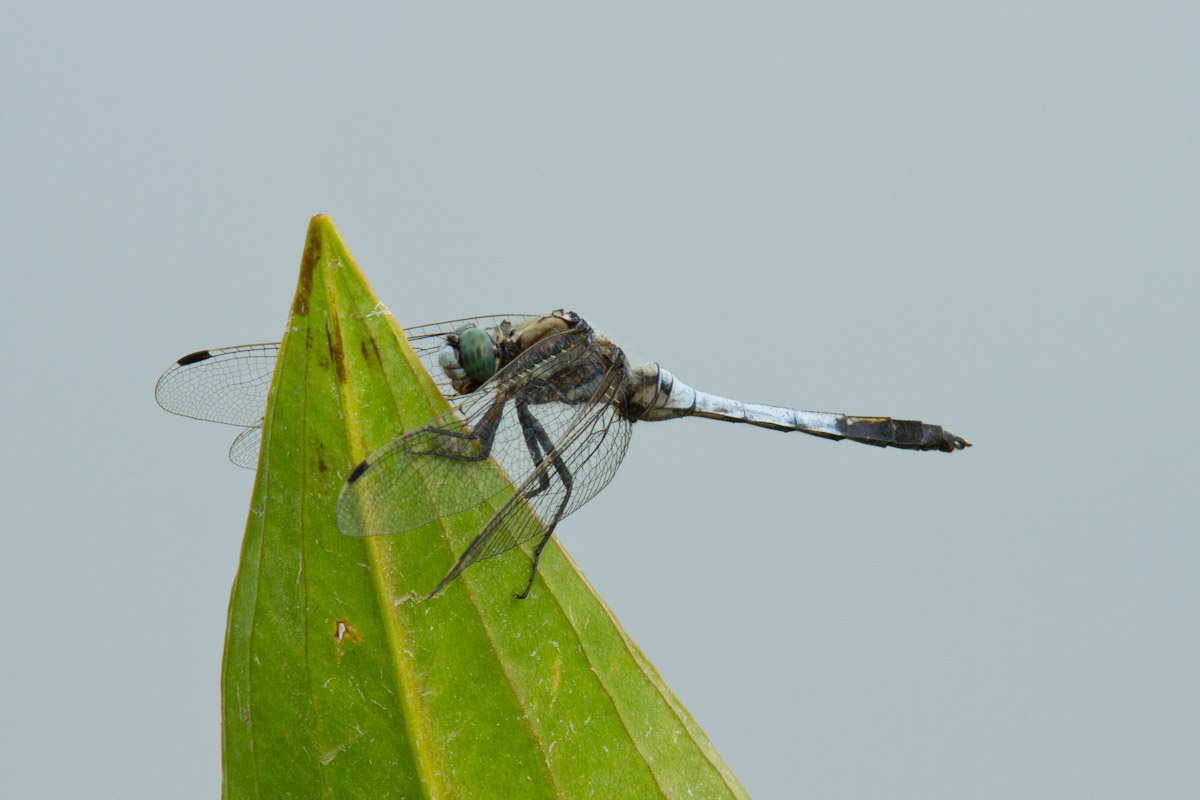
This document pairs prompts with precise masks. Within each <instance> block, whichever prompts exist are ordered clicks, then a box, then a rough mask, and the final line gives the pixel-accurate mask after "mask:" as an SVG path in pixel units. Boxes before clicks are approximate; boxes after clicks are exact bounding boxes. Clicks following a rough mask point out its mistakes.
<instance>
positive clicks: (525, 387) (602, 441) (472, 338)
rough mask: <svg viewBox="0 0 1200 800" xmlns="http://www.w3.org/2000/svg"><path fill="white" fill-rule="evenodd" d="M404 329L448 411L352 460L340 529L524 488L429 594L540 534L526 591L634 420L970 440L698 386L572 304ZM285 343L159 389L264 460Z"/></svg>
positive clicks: (244, 461) (170, 380)
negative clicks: (274, 380)
mask: <svg viewBox="0 0 1200 800" xmlns="http://www.w3.org/2000/svg"><path fill="white" fill-rule="evenodd" d="M405 335H406V336H407V338H408V341H409V344H410V345H411V346H412V348H413V350H414V352H415V353H416V354H417V356H418V358H420V360H421V362H422V364H423V365H424V366H425V368H426V370H427V371H428V372H429V374H430V376H431V377H432V378H433V380H434V383H435V384H436V385H437V387H438V390H439V391H440V392H441V393H442V395H443V397H445V398H446V400H447V401H448V402H449V403H450V405H451V409H450V410H449V411H447V412H445V413H443V414H441V415H439V416H437V417H435V418H434V419H433V420H431V421H429V422H428V423H426V424H424V425H421V426H419V427H417V428H415V429H414V430H411V431H408V432H406V433H402V434H401V435H399V436H397V437H396V438H394V439H392V440H391V441H390V442H388V443H387V444H385V445H383V446H382V447H380V448H379V449H377V450H375V451H374V452H372V453H371V454H370V455H368V456H367V457H366V458H365V459H364V460H363V461H361V462H360V463H359V464H357V465H356V466H354V467H353V468H352V469H351V470H350V471H349V474H348V476H347V478H346V483H345V484H344V486H343V487H342V491H341V494H340V496H339V498H338V502H337V506H336V509H335V517H336V522H337V526H338V529H339V530H340V531H341V532H342V533H343V534H346V535H348V536H376V535H385V534H398V533H404V532H407V531H412V530H415V529H417V528H420V527H422V526H424V525H427V524H429V523H431V522H434V521H435V520H438V519H440V518H442V517H446V516H450V515H453V514H457V513H460V512H464V511H468V510H470V509H474V508H477V507H479V506H481V505H484V504H486V503H488V502H489V501H493V500H496V499H497V498H499V497H500V496H501V495H502V494H503V493H504V492H506V491H511V492H512V494H511V496H509V497H508V498H507V499H506V500H505V501H504V502H503V503H502V504H500V505H499V508H498V510H496V511H495V512H494V513H493V514H492V515H491V517H490V519H488V521H487V523H486V524H485V525H484V526H483V527H482V529H481V530H480V531H479V533H478V534H477V535H476V536H475V538H474V539H473V540H472V541H471V543H470V544H469V545H468V546H467V547H466V549H465V550H464V551H463V552H462V554H461V555H460V556H459V557H458V560H457V561H456V562H455V563H454V565H453V567H451V569H450V571H449V572H448V573H446V576H445V577H444V578H443V579H442V580H441V582H440V583H439V584H438V585H437V586H436V587H434V589H433V590H432V591H431V592H430V593H429V594H428V596H427V597H426V599H431V598H433V597H434V596H435V595H437V594H438V593H439V592H441V591H442V590H443V589H444V588H445V587H446V586H447V585H448V584H449V583H450V582H451V581H453V580H454V579H455V578H457V577H458V576H459V575H460V574H462V572H463V570H465V569H466V568H467V567H469V566H471V565H472V564H474V563H475V562H477V561H481V560H483V559H488V558H493V557H495V556H498V555H501V554H502V553H506V552H508V551H509V550H511V549H512V548H514V547H516V546H517V545H520V544H523V543H525V542H534V541H536V544H535V545H534V548H533V564H532V567H531V569H530V572H529V580H528V581H527V582H526V584H525V588H524V589H523V590H522V591H521V592H519V593H515V596H516V597H517V598H520V599H524V598H526V597H528V596H529V593H530V590H531V589H532V588H533V583H534V578H535V576H536V575H537V567H538V560H539V558H540V557H541V554H542V549H543V548H544V547H545V546H546V543H547V542H548V541H549V540H550V537H551V536H552V535H553V533H554V530H555V528H556V527H557V525H558V524H559V523H560V522H561V521H562V520H563V519H564V518H565V517H566V516H568V515H569V514H571V513H573V512H575V511H577V510H579V508H580V507H582V506H583V505H584V504H585V503H587V502H588V501H589V500H591V499H592V498H593V497H595V496H596V494H597V493H598V492H599V491H600V490H601V489H603V488H604V487H605V486H607V485H608V483H609V481H611V480H612V478H613V475H615V474H616V471H617V468H618V467H619V466H620V464H621V460H622V459H623V458H624V456H625V451H626V448H627V447H628V445H629V439H630V433H631V431H632V426H633V423H635V422H644V421H660V420H668V419H677V418H680V417H703V418H707V419H716V420H722V421H726V422H739V423H745V424H749V425H755V426H758V427H762V428H770V429H772V430H778V431H800V432H803V433H808V434H812V435H814V436H820V437H822V438H825V439H833V440H840V439H848V440H850V441H855V442H861V443H863V444H869V445H874V446H876V447H896V448H902V449H906V450H932V451H941V452H945V453H953V452H955V451H958V450H963V449H965V448H967V447H970V446H971V443H970V442H968V441H967V440H966V439H964V438H962V437H961V436H956V435H955V434H952V433H950V432H949V431H947V430H945V429H944V428H942V427H941V426H940V425H931V424H928V423H925V422H921V421H919V420H900V419H892V418H890V417H864V416H847V415H846V414H839V413H829V412H822V411H797V410H794V409H790V408H784V407H780V406H771V405H762V404H758V403H744V402H742V401H740V400H731V399H728V398H725V397H720V396H718V395H714V394H709V393H707V392H702V391H699V390H697V389H694V388H692V387H691V386H689V385H687V384H686V383H684V382H683V381H681V380H679V379H678V378H676V377H675V375H674V374H672V373H671V372H670V371H669V370H667V369H665V368H663V367H661V366H660V365H659V364H657V363H651V364H644V365H634V364H631V363H630V361H629V360H628V359H627V358H626V356H625V353H624V351H622V350H621V348H620V347H618V346H617V345H616V344H615V343H613V342H612V341H611V340H609V339H608V338H607V337H605V336H603V335H602V334H600V333H598V332H597V331H596V330H595V329H594V328H593V327H592V326H591V325H590V324H588V322H587V321H585V320H584V319H583V318H581V317H580V316H579V315H578V314H576V313H574V312H572V311H564V310H561V309H560V310H557V311H554V312H551V313H549V314H542V315H524V314H521V315H492V316H486V317H471V318H464V319H458V320H451V321H448V322H441V323H435V324H432V325H421V326H417V327H411V328H406V329H405ZM279 347H280V345H279V344H278V343H275V344H249V345H241V346H238V347H226V348H220V349H214V350H201V351H198V352H195V353H191V354H189V355H186V356H184V357H183V358H181V359H179V360H178V361H176V362H175V363H174V364H172V365H171V367H170V368H168V369H167V371H166V372H165V373H163V375H162V377H161V378H159V380H158V384H157V386H156V387H155V398H156V399H157V401H158V403H159V405H161V406H162V407H163V408H164V409H166V410H167V411H170V412H172V413H175V414H180V415H183V416H187V417H193V418H196V419H202V420H207V421H211V422H222V423H226V424H231V425H238V426H243V427H244V428H245V430H243V431H242V433H241V434H240V435H239V436H238V437H237V438H236V439H235V440H234V442H233V445H232V446H231V447H230V449H229V458H230V460H231V461H233V463H235V464H237V465H239V466H242V467H247V468H251V469H253V468H255V467H256V466H257V461H258V451H259V447H260V445H261V436H262V426H263V414H264V410H265V408H266V402H267V391H268V388H269V386H270V382H271V377H272V375H273V373H274V369H275V361H276V359H277V357H278V354H279ZM497 468H498V469H497ZM514 487H515V491H513V488H514Z"/></svg>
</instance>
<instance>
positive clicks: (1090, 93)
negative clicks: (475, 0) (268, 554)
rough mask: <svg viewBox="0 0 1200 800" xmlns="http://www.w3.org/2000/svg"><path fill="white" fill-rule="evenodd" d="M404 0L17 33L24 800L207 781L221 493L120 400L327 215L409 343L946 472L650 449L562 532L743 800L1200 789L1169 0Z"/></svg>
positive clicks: (1190, 244)
mask: <svg viewBox="0 0 1200 800" xmlns="http://www.w3.org/2000/svg"><path fill="white" fill-rule="evenodd" d="M393 5H394V4H381V5H379V6H377V7H376V6H372V7H365V6H363V5H356V6H355V7H353V8H350V7H336V6H330V5H328V4H321V5H317V4H312V5H307V6H306V5H305V4H295V3H293V4H287V5H286V6H282V5H280V6H276V7H272V8H266V7H253V6H246V5H245V4H236V5H233V4H231V5H229V6H225V7H212V6H206V7H197V6H195V5H192V6H186V7H183V6H179V4H171V5H167V6H164V5H162V4H152V3H147V4H144V5H134V4H130V3H116V4H105V5H103V6H96V7H93V8H88V7H84V6H82V5H81V4H62V5H54V4H46V3H37V4H31V3H26V4H22V5H17V6H14V7H12V8H11V9H9V10H8V11H7V12H6V16H5V21H4V25H3V27H2V28H0V74H2V75H3V81H0V108H2V109H3V111H2V112H0V116H2V120H3V121H2V122H0V137H2V147H0V187H2V188H0V207H2V213H0V226H2V227H0V231H2V233H3V240H4V242H5V264H6V268H5V270H4V274H5V275H6V276H7V280H6V283H5V289H4V291H3V292H0V318H2V319H3V321H4V322H3V324H4V332H5V340H6V342H7V346H5V347H4V348H2V349H0V359H2V360H3V361H2V364H3V374H4V376H5V379H4V387H3V390H2V392H0V398H2V403H3V406H2V408H3V412H4V418H5V419H6V420H7V425H6V427H5V431H6V435H5V437H4V448H3V449H4V460H3V463H4V464H5V465H6V469H5V476H6V480H5V486H4V501H3V503H2V504H0V528H2V529H3V531H4V532H5V534H6V535H5V550H6V554H5V556H4V558H3V559H2V560H0V599H2V602H3V609H4V611H5V613H6V615H7V617H8V622H9V624H8V635H7V636H6V637H5V639H6V644H5V646H4V653H5V655H4V658H3V659H0V687H3V688H2V689H0V718H3V719H4V724H3V725H2V726H0V774H3V775H4V776H5V779H4V780H5V785H6V790H7V791H8V792H9V794H10V796H12V797H39V798H78V797H112V798H128V797H173V798H193V797H195V798H210V797H213V796H215V795H216V794H217V793H218V791H219V780H220V753H219V692H220V684H219V676H220V664H221V650H222V645H223V636H224V627H225V613H226V607H227V602H228V597H229V589H230V585H231V582H232V579H233V576H234V572H235V570H236V567H237V562H238V548H239V545H240V541H241V534H242V528H243V525H244V522H245V515H246V509H247V505H248V502H249V496H250V489H251V483H252V476H251V475H250V474H249V473H248V472H246V471H243V470H239V469H237V468H235V467H233V466H231V465H230V464H229V463H228V462H227V461H226V459H225V448H226V447H227V446H228V444H229V442H230V441H231V439H232V436H233V435H234V434H235V433H236V431H235V430H233V429H231V428H230V429H226V428H224V427H223V426H216V425H203V424H200V423H195V422H191V421H188V420H183V419H179V418H175V417H172V416H170V415H168V414H166V413H163V412H161V411H160V410H159V409H158V408H157V406H156V405H155V404H154V401H153V396H152V390H153V386H154V381H155V380H156V379H157V377H158V375H159V373H160V372H161V371H162V370H163V369H165V368H166V367H167V366H168V365H169V364H170V363H171V362H172V361H173V360H174V359H175V358H177V357H179V356H181V355H183V354H184V353H188V352H191V351H193V350H196V349H199V348H202V347H215V346H222V345H232V344H239V343H243V342H256V341H269V340H272V339H277V338H278V337H279V335H280V333H281V331H282V327H283V324H284V321H285V319H286V313H287V309H288V305H289V302H290V300H291V293H292V291H293V288H294V285H295V278H296V272H297V269H298V266H299V257H300V249H301V246H302V244H303V238H304V232H305V227H306V225H307V222H308V218H309V216H310V215H312V214H314V213H318V212H325V213H328V214H330V215H331V216H332V218H333V221H334V223H335V224H336V225H337V226H338V228H339V230H340V232H341V234H342V236H343V238H344V239H345V240H346V242H347V243H348V245H349V247H350V248H351V250H352V251H353V253H354V254H355V256H356V257H357V259H358V261H359V264H360V265H361V267H362V269H363V270H364V272H365V273H366V274H367V276H368V279H369V280H370V281H371V282H372V284H373V286H374V288H375V289H376V291H377V292H378V293H379V295H380V296H381V297H382V298H383V300H384V301H385V302H386V303H387V304H388V306H389V307H390V308H391V309H392V311H393V312H394V313H395V315H396V317H397V319H398V320H399V321H400V323H401V324H413V323H422V322H430V321H436V320H440V319H447V318H454V317H460V316H464V315H473V314H484V313H493V312H503V313H511V312H524V311H532V312H540V311H545V310H549V309H552V308H558V307H567V308H572V309H574V310H576V311H578V312H579V313H580V314H582V315H583V316H585V317H586V318H587V319H589V321H591V322H592V323H593V324H594V325H595V326H596V327H598V328H599V329H601V330H602V331H604V332H606V333H608V334H610V335H611V336H612V337H613V338H614V339H616V340H617V341H618V342H619V343H620V344H622V345H623V346H625V348H626V350H627V351H628V352H629V353H630V354H631V355H632V356H634V357H636V358H642V359H645V360H657V361H660V362H662V363H663V364H664V365H665V366H667V367H668V368H670V369H671V370H672V371H674V372H675V373H676V374H677V375H678V376H679V377H680V378H682V379H683V380H686V381H688V382H690V383H692V384H693V385H695V386H697V387H699V388H703V389H707V390H709V391H714V392H718V393H721V394H725V395H729V396H734V397H740V398H742V399H745V400H750V401H758V402H774V403H784V404H789V405H795V406H798V407H801V408H806V409H813V410H830V411H844V412H848V413H858V414H889V415H893V416H898V417H911V418H919V419H924V420H925V421H927V422H934V423H940V424H944V425H945V426H946V427H948V428H949V429H950V430H952V431H954V432H955V433H959V434H962V435H964V436H966V437H967V438H968V439H970V440H972V441H973V442H974V443H975V444H976V446H975V447H974V448H973V449H972V450H969V451H967V452H965V453H959V454H955V455H954V456H945V455H942V454H936V453H933V454H924V453H908V452H896V451H881V450H877V449H875V448H869V447H862V446H857V445H853V444H848V443H838V444H834V443H830V442H823V441H820V440H817V439H812V438H809V437H802V436H799V435H792V436H785V435H782V434H777V433H772V432H768V431H759V430H753V429H747V428H743V427H741V426H730V425H720V424H717V423H709V422H704V421H699V420H682V421H677V422H669V423H658V424H644V425H639V426H638V428H637V429H635V433H634V437H633V439H634V441H633V443H632V445H631V447H630V451H629V455H628V457H627V458H626V462H625V465H624V467H623V468H622V470H621V472H620V474H619V475H618V477H617V478H616V480H615V481H614V482H613V484H612V485H611V486H610V487H609V488H608V489H607V490H606V491H605V492H604V493H603V494H601V495H600V496H599V497H598V498H597V499H596V500H594V501H593V502H592V503H591V504H589V505H588V507H586V508H585V509H583V510H581V511H580V512H578V513H577V514H576V515H574V516H573V517H571V519H570V520H568V521H567V522H566V523H564V524H563V525H562V526H561V527H560V535H561V539H562V540H563V542H564V543H565V545H566V546H567V548H568V549H569V550H570V552H571V553H572V555H573V556H574V558H575V559H576V560H577V561H578V563H579V564H580V565H581V567H582V568H583V569H584V570H585V572H586V573H587V575H588V577H589V578H590V580H591V581H592V582H593V584H595V586H596V587H597V589H598V591H599V592H600V593H601V594H602V595H603V596H604V597H605V599H606V600H607V601H608V603H609V604H610V605H611V606H612V608H613V609H614V610H615V612H616V613H617V615H618V616H619V618H620V619H621V621H622V623H623V624H624V625H625V627H626V628H627V630H628V631H629V632H630V634H631V635H632V636H633V637H634V639H635V640H636V641H637V642H638V643H639V645H640V646H641V648H642V649H643V650H644V651H645V653H646V655H647V656H648V657H649V658H650V659H651V660H652V661H653V662H654V663H655V664H656V666H657V667H658V668H659V670H660V671H661V673H662V675H663V677H664V678H665V679H666V681H667V682H668V683H669V685H670V686H671V687H672V688H673V689H674V691H675V692H676V693H677V694H678V696H679V697H680V699H681V700H682V701H683V702H684V704H685V705H686V706H687V707H688V708H689V709H690V710H691V712H692V713H693V714H694V715H695V717H696V719H697V720H698V722H699V723H700V725H701V726H702V727H703V728H704V729H705V731H706V732H707V733H708V735H709V736H710V738H711V739H712V741H713V743H714V744H715V746H716V747H717V749H718V751H719V752H720V753H721V754H722V756H723V757H724V758H725V760H726V761H727V762H728V763H729V765H730V767H731V768H732V769H733V771H734V772H735V773H736V774H737V776H738V777H739V779H740V780H741V781H742V783H743V785H744V786H745V787H746V789H747V790H748V791H749V792H750V794H751V795H752V796H755V797H809V796H819V797H891V798H962V797H971V798H1011V797H1029V798H1039V797H1047V798H1049V797H1053V798H1060V797H1089V798H1096V797H1112V798H1125V797H1130V796H1145V797H1156V798H1174V797H1179V798H1183V797H1195V796H1197V795H1200V759H1197V757H1196V753H1197V752H1198V751H1200V681H1197V680H1196V673H1197V670H1196V665H1197V661H1198V660H1200V645H1198V643H1197V614H1198V612H1200V588H1198V582H1197V571H1198V569H1200V542H1198V541H1197V532H1198V531H1200V525H1198V524H1197V523H1198V520H1197V513H1196V510H1195V505H1194V503H1193V501H1192V496H1191V492H1192V491H1194V487H1195V484H1196V478H1197V457H1196V446H1195V438H1196V436H1195V428H1196V427H1197V426H1196V423H1195V414H1194V412H1193V407H1194V405H1195V402H1196V398H1197V394H1198V388H1200V387H1198V386H1197V383H1198V382H1197V378H1196V373H1197V370H1196V342H1197V339H1198V336H1197V334H1198V333H1200V330H1198V326H1197V323H1196V320H1195V309H1196V307H1197V303H1198V301H1200V279H1198V278H1197V266H1198V261H1200V260H1198V255H1200V224H1197V220H1198V219H1200V202H1198V200H1200V189H1198V187H1200V155H1198V152H1197V142H1200V77H1198V76H1200V56H1197V53H1198V52H1200V51H1198V50H1197V48H1196V41H1197V40H1198V38H1200V10H1197V6H1196V5H1195V4H1194V3H1182V2H1181V3H1174V4H1169V3H1164V4H1137V5H1136V7H1135V6H1134V5H1133V4H1128V6H1127V7H1124V8H1122V7H1119V6H1116V5H1113V4H1109V5H1108V6H1106V7H1103V8H1099V7H1097V6H1096V5H1095V4H1064V3H1057V4H1050V5H1047V4H1045V3H1036V4H1035V3H1027V4H1016V5H1014V4H1006V5H996V4H989V5H982V4H976V5H977V6H978V7H972V8H964V7H962V4H958V3H944V4H929V3H926V4H923V5H919V6H914V5H912V4H904V5H900V6H893V5H872V4H859V5H846V4H834V5H832V6H831V4H828V3H821V4H795V3H789V4H780V5H779V6H777V7H768V6H767V5H761V4H760V5H758V6H756V10H754V11H747V10H745V9H740V10H738V11H736V12H735V11H733V10H717V9H713V8H706V9H701V8H699V7H697V6H695V5H693V4H676V5H660V6H655V7H654V8H653V9H646V8H645V7H643V6H644V4H631V5H628V6H622V5H620V4H612V3H606V4H601V5H602V8H597V9H596V10H589V11H581V10H579V9H578V7H574V8H564V7H562V6H560V5H558V4H544V5H531V4H517V5H513V4H506V9H505V10H504V11H503V12H499V11H487V12H484V11H481V10H480V8H479V7H478V6H476V7H470V8H463V7H460V8H459V9H458V10H452V9H448V8H446V7H444V6H441V5H439V6H438V7H437V8H432V7H429V8H422V9H421V10H410V11H397V10H396V9H395V8H394V7H393ZM481 5H482V4H479V6H481ZM613 520H616V521H617V523H616V524H614V523H613ZM479 568H486V566H484V567H479Z"/></svg>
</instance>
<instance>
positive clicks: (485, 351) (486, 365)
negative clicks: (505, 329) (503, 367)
mask: <svg viewBox="0 0 1200 800" xmlns="http://www.w3.org/2000/svg"><path fill="white" fill-rule="evenodd" d="M458 354H459V358H460V359H461V360H462V367H463V369H465V370H466V371H467V374H468V375H470V376H471V377H472V378H474V379H475V380H477V381H479V382H480V383H483V382H484V381H486V380H487V379H488V378H490V377H492V375H493V374H495V372H496V346H495V345H494V344H492V337H491V336H488V333H487V331H485V330H483V329H482V328H467V329H466V330H465V331H463V332H462V333H461V334H459V337H458Z"/></svg>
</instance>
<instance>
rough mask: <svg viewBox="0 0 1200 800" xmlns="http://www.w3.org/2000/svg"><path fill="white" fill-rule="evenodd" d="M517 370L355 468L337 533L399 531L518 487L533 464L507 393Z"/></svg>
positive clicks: (510, 369) (509, 369)
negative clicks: (513, 374)
mask: <svg viewBox="0 0 1200 800" xmlns="http://www.w3.org/2000/svg"><path fill="white" fill-rule="evenodd" d="M439 347H440V345H439ZM517 366H518V365H517V363H516V362H513V364H510V365H509V366H508V367H506V368H505V369H502V370H501V371H500V372H498V373H497V374H496V375H495V376H493V378H492V379H491V380H489V381H488V382H487V383H485V384H483V385H482V386H481V387H479V388H478V389H476V390H475V391H473V392H471V393H470V394H467V395H458V396H456V397H457V400H458V402H457V403H456V405H455V406H454V408H452V409H451V410H450V411H448V412H446V413H445V414H442V415H440V416H438V417H436V418H435V419H433V420H431V421H430V422H428V423H426V424H425V425H422V426H421V427H419V428H416V429H415V430H412V431H409V432H408V433H403V434H401V435H399V436H397V437H396V438H395V439H392V440H391V441H390V442H388V443H387V444H385V445H384V446H383V447H380V448H379V449H377V450H375V451H374V452H372V453H371V454H370V455H369V456H367V457H366V458H365V459H364V460H363V461H362V462H361V463H360V464H359V465H358V466H356V467H355V468H354V470H353V471H351V473H350V476H349V477H348V478H347V480H346V485H345V487H343V489H342V494H341V496H340V497H339V498H338V505H337V523H338V528H339V529H340V530H341V532H342V533H344V534H346V535H348V536H376V535H384V534H391V533H403V532H405V531H410V530H413V529H415V528H419V527H421V526H423V525H426V524H428V523H430V522H432V521H434V520H436V519H440V518H442V517H445V516H449V515H451V514H457V513H459V512H462V511H466V510H468V509H471V508H475V507H476V506H478V505H480V504H481V503H485V502H487V501H488V500H490V499H491V498H493V497H495V496H496V495H498V494H501V493H502V492H504V491H505V490H506V489H509V488H510V487H511V486H513V485H520V484H521V483H522V482H524V480H525V478H526V477H527V476H528V475H529V474H530V473H531V472H532V471H533V469H534V466H535V464H534V463H533V461H532V459H531V458H530V456H529V454H528V450H527V448H526V443H525V435H524V432H523V430H522V427H521V424H520V420H519V419H518V414H517V410H516V404H515V402H513V400H512V398H511V397H510V396H509V395H508V394H507V388H508V387H509V386H510V385H511V382H512V380H513V378H512V373H513V370H514V369H515V368H516V367H517ZM497 466H498V467H499V469H497Z"/></svg>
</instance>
